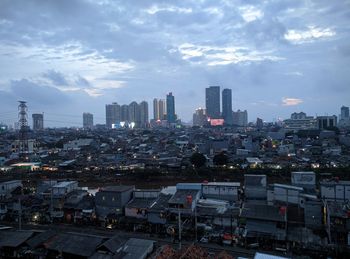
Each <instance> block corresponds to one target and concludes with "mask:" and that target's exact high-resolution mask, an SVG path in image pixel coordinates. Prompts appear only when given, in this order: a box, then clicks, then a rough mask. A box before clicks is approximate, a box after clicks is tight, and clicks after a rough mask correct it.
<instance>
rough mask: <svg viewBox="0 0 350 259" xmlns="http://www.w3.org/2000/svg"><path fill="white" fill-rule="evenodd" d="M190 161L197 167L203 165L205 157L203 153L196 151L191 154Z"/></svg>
mask: <svg viewBox="0 0 350 259" xmlns="http://www.w3.org/2000/svg"><path fill="white" fill-rule="evenodd" d="M190 161H191V164H192V165H194V166H195V167H196V168H199V167H202V166H204V165H205V163H206V161H207V159H206V158H205V156H204V155H203V154H201V153H198V152H196V153H193V154H192V156H191V158H190Z"/></svg>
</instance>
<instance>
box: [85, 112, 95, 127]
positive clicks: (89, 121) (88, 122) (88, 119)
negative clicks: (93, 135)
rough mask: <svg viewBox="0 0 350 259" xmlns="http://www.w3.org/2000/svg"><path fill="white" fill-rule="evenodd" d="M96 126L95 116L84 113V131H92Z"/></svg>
mask: <svg viewBox="0 0 350 259" xmlns="http://www.w3.org/2000/svg"><path fill="white" fill-rule="evenodd" d="M93 126H94V116H93V115H92V114H91V113H88V112H84V113H83V127H84V129H92V128H93Z"/></svg>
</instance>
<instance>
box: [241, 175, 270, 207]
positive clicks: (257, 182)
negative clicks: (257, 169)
mask: <svg viewBox="0 0 350 259" xmlns="http://www.w3.org/2000/svg"><path fill="white" fill-rule="evenodd" d="M244 197H245V200H246V201H250V202H266V198H267V192H266V175H255V174H245V175H244Z"/></svg>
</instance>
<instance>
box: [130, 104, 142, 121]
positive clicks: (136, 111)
mask: <svg viewBox="0 0 350 259" xmlns="http://www.w3.org/2000/svg"><path fill="white" fill-rule="evenodd" d="M129 122H130V123H131V122H134V123H135V125H136V127H140V124H141V113H140V106H139V105H138V103H137V102H135V101H134V102H131V103H130V104H129Z"/></svg>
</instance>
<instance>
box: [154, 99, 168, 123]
mask: <svg viewBox="0 0 350 259" xmlns="http://www.w3.org/2000/svg"><path fill="white" fill-rule="evenodd" d="M165 109H166V108H165V100H163V99H157V98H154V99H153V119H154V120H156V121H157V120H164V115H165Z"/></svg>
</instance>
